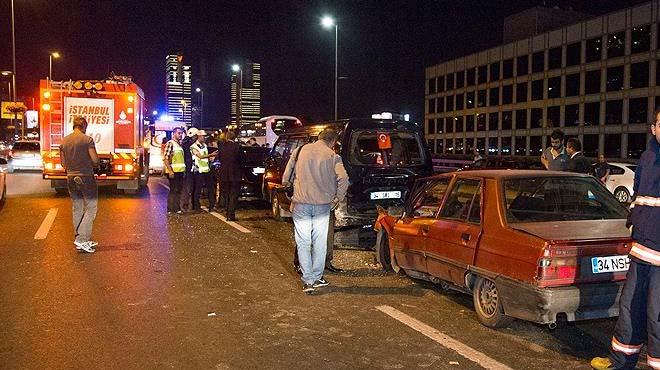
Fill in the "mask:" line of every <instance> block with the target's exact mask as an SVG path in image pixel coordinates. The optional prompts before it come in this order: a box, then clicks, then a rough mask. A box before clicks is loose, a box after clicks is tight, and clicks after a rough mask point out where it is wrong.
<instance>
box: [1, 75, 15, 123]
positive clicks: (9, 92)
mask: <svg viewBox="0 0 660 370" xmlns="http://www.w3.org/2000/svg"><path fill="white" fill-rule="evenodd" d="M0 75H2V76H5V77H7V76H11V77H12V79H11V80H9V81H7V88H8V89H9V90H8V91H7V95H8V99H10V100H12V87H15V85H14V84H13V83H12V81H15V80H14V72H12V71H2V72H0ZM13 91H14V96H16V90H13ZM13 100H14V101H16V98H14V99H13ZM15 118H16V115H15V114H13V115H12V116H11V125H12V126H14V135H16V134H17V133H18V131H17V130H16V125H15V124H14V120H15Z"/></svg>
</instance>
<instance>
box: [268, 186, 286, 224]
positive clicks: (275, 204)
mask: <svg viewBox="0 0 660 370" xmlns="http://www.w3.org/2000/svg"><path fill="white" fill-rule="evenodd" d="M270 206H271V211H272V212H273V218H274V219H275V221H284V217H282V208H281V207H280V200H279V199H278V198H277V194H276V193H275V192H273V193H271V196H270Z"/></svg>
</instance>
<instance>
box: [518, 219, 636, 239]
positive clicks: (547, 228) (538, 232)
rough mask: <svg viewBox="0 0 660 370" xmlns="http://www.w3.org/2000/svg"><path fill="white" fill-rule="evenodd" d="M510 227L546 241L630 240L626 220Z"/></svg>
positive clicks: (544, 223)
mask: <svg viewBox="0 0 660 370" xmlns="http://www.w3.org/2000/svg"><path fill="white" fill-rule="evenodd" d="M509 227H511V228H513V229H516V230H520V231H524V232H526V233H529V234H532V235H535V236H538V237H540V238H543V239H546V240H591V239H612V238H629V237H630V230H629V229H628V228H627V227H626V220H625V219H616V220H584V221H559V222H523V223H513V224H509Z"/></svg>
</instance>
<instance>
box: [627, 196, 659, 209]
mask: <svg viewBox="0 0 660 370" xmlns="http://www.w3.org/2000/svg"><path fill="white" fill-rule="evenodd" d="M634 206H649V207H660V198H656V197H646V196H637V197H636V198H635V201H634V202H632V203H631V204H630V207H634Z"/></svg>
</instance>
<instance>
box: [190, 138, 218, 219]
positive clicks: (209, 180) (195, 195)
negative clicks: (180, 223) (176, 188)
mask: <svg viewBox="0 0 660 370" xmlns="http://www.w3.org/2000/svg"><path fill="white" fill-rule="evenodd" d="M205 142H206V132H205V131H204V130H199V131H197V140H196V141H195V142H194V143H193V144H192V145H191V146H190V153H191V154H192V159H193V165H192V176H193V177H194V181H193V187H192V210H193V212H200V211H201V209H200V204H199V197H200V195H201V193H202V186H206V193H207V195H208V199H209V212H211V211H212V210H213V208H214V207H215V178H214V177H213V174H212V173H211V166H210V165H209V158H211V157H214V156H215V154H209V147H208V146H207V145H206V143H205Z"/></svg>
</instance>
